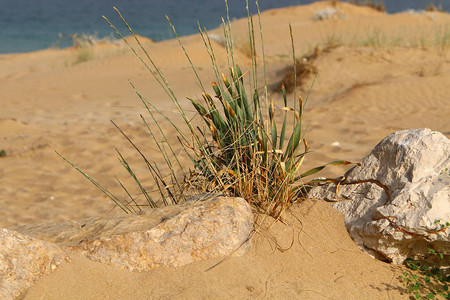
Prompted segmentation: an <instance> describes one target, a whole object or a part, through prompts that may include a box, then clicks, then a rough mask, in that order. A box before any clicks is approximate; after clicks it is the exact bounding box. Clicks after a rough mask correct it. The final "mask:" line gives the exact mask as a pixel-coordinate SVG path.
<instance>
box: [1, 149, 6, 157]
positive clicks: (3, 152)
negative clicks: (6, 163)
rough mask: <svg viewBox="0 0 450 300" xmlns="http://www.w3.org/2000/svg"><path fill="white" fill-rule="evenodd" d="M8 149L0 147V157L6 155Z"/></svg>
mask: <svg viewBox="0 0 450 300" xmlns="http://www.w3.org/2000/svg"><path fill="white" fill-rule="evenodd" d="M5 156H6V151H5V150H4V149H0V157H5Z"/></svg>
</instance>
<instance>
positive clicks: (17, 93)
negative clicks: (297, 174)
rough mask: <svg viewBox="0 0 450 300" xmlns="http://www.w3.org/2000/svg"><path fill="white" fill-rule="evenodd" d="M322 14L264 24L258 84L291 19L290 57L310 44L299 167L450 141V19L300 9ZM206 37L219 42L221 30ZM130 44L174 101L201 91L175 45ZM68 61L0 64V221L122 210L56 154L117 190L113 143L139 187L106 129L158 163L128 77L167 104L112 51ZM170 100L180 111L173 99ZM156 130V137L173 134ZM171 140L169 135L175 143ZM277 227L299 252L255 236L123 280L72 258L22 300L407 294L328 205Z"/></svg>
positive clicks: (274, 13)
mask: <svg viewBox="0 0 450 300" xmlns="http://www.w3.org/2000/svg"><path fill="white" fill-rule="evenodd" d="M328 6H330V4H329V3H328V2H320V3H315V4H311V5H306V6H297V7H292V8H283V9H277V10H271V11H267V12H264V13H263V15H262V18H263V29H264V31H263V32H264V43H265V52H266V56H267V74H268V79H269V83H271V84H275V83H276V82H278V81H279V80H280V71H281V70H283V69H284V68H285V67H286V66H289V65H290V63H291V60H290V57H291V52H290V51H291V46H290V37H289V28H288V23H289V22H290V23H291V24H292V28H293V33H294V37H295V46H296V52H297V55H298V56H302V55H306V54H308V53H311V51H313V49H314V48H315V47H316V46H319V48H320V49H322V51H321V54H320V55H319V57H318V58H317V59H316V60H315V61H314V64H315V66H316V67H317V69H318V72H319V75H318V77H317V82H316V84H315V85H314V88H313V90H312V93H311V97H310V99H309V103H308V108H307V111H306V113H305V125H307V126H308V132H307V139H308V140H309V142H310V144H311V147H312V150H313V153H311V155H310V156H309V157H308V158H307V159H306V160H305V167H304V170H307V169H308V168H310V167H314V166H317V165H321V164H323V163H326V162H330V161H333V160H337V159H346V160H350V161H355V162H356V161H359V160H360V159H361V158H362V157H363V156H364V155H365V154H367V153H368V151H370V149H372V148H373V147H374V146H375V144H376V143H377V142H378V141H380V140H381V139H382V138H383V137H385V136H386V135H388V134H389V133H392V132H393V131H397V130H401V129H407V128H419V127H428V128H431V129H433V130H438V131H441V132H442V133H444V134H445V135H446V136H448V137H450V126H449V115H450V100H449V98H448V95H449V94H450V75H449V74H450V60H449V59H448V51H447V50H448V49H447V48H448V46H449V45H450V42H449V41H450V33H448V26H450V16H449V15H448V14H444V13H423V14H410V13H402V14H396V15H386V14H381V13H379V12H376V11H374V10H371V9H369V8H364V7H356V6H351V5H347V4H345V3H342V4H340V7H339V10H340V15H339V16H337V17H335V18H332V19H329V20H324V21H314V20H313V16H314V14H315V13H316V12H318V11H322V10H324V9H325V8H326V7H328ZM175 23H176V22H175ZM246 30H247V23H246V20H238V21H235V22H234V23H233V34H234V37H235V42H236V44H237V46H238V48H239V47H240V49H241V50H242V51H240V52H238V54H237V55H238V62H239V64H240V65H241V66H242V67H243V68H246V67H248V65H249V63H250V60H249V58H248V57H247V56H246V55H245V50H246V44H245V37H246ZM210 33H211V34H220V33H221V30H220V29H216V30H212V31H211V32H210ZM182 41H183V43H184V44H185V46H186V49H187V51H188V52H189V53H190V54H191V56H192V60H193V62H194V64H195V65H196V66H197V67H198V68H199V75H200V77H201V78H202V80H203V81H204V84H205V85H207V84H209V82H211V81H213V80H214V74H213V71H212V70H211V67H210V61H209V58H208V57H207V53H206V51H205V49H204V46H203V42H202V40H201V38H200V37H199V36H198V35H194V36H187V37H183V38H182ZM144 44H145V46H146V47H147V49H148V50H149V52H150V53H151V55H152V57H153V58H154V59H155V61H156V62H157V63H158V64H159V65H160V66H161V69H162V71H163V72H164V73H165V74H166V76H167V78H168V80H169V81H170V83H171V86H172V87H173V88H174V91H175V93H176V94H177V95H178V97H179V99H184V98H185V97H186V96H191V97H200V89H199V88H198V87H197V83H196V81H195V78H194V76H193V75H192V72H191V71H190V69H189V65H188V62H187V61H186V58H185V57H184V54H183V52H182V51H181V49H180V47H179V46H178V43H177V41H176V40H169V41H164V42H159V43H153V42H151V41H149V40H145V41H144ZM214 47H215V50H216V56H217V58H218V61H219V65H220V66H221V67H225V66H226V52H225V49H224V48H223V47H222V46H221V45H220V44H219V43H215V42H214ZM80 51H81V50H79V49H65V50H43V51H37V52H33V53H26V54H8V55H0V104H1V107H2V108H1V110H0V149H4V150H5V151H6V152H7V156H6V157H0V181H1V183H2V184H1V186H2V187H1V189H0V203H1V205H2V209H1V210H0V227H14V226H17V225H23V224H27V223H34V222H47V221H48V222H56V221H61V220H73V219H79V218H84V217H89V216H98V215H105V214H120V213H122V212H121V211H119V210H118V209H114V205H113V204H112V203H111V202H110V201H109V200H108V199H106V198H105V197H103V195H102V194H101V193H100V192H99V191H98V190H97V189H96V188H95V187H93V186H92V185H91V184H90V183H89V182H88V181H87V180H86V179H84V178H83V177H82V176H81V175H80V174H79V173H77V172H76V171H75V170H73V169H72V168H71V167H70V166H69V165H68V164H66V163H65V162H64V161H63V160H62V159H61V158H60V157H58V156H57V155H56V153H55V152H54V151H55V150H56V151H58V152H60V153H62V154H63V155H64V156H66V157H67V158H69V159H70V160H72V161H73V162H74V163H76V164H77V165H78V166H80V167H81V168H82V169H84V170H85V171H86V172H88V173H89V174H90V175H92V177H94V178H96V179H97V180H98V181H99V182H101V183H102V184H104V185H105V186H107V187H110V188H111V189H112V190H113V191H118V190H119V187H118V185H117V183H116V181H115V178H114V176H118V177H120V179H121V180H124V181H127V179H126V175H125V173H124V170H123V168H122V166H121V165H120V163H119V162H118V160H117V153H116V152H115V149H114V148H115V147H116V148H117V149H119V150H120V151H121V152H123V153H124V154H125V155H127V157H129V160H130V162H131V163H134V165H135V167H136V171H137V172H138V173H139V174H140V175H141V177H142V179H143V181H144V182H149V183H148V184H149V187H151V181H150V179H151V178H150V176H149V175H148V174H146V173H145V166H144V165H143V164H139V163H138V162H139V158H138V157H137V156H136V154H135V153H134V152H133V151H132V149H131V148H130V147H129V145H128V144H127V143H126V141H125V140H124V138H123V137H122V136H121V135H120V134H119V133H118V132H117V130H115V129H114V127H113V126H112V124H111V123H110V122H109V120H114V121H115V122H116V123H117V124H118V125H120V126H121V127H122V128H123V130H124V131H126V132H127V133H128V134H129V135H130V136H131V137H132V138H133V139H134V141H135V142H136V143H137V144H138V145H139V146H140V147H141V148H142V149H143V151H145V152H146V153H147V154H148V156H149V157H151V158H152V159H155V160H158V159H160V157H161V155H160V154H159V153H158V152H157V151H156V150H155V148H154V147H153V145H152V144H151V142H150V137H149V136H148V134H147V132H146V129H145V127H144V126H143V124H142V121H141V119H140V117H139V114H145V110H144V108H143V107H142V104H141V103H140V101H139V99H138V97H137V96H136V95H135V93H134V92H133V90H132V88H131V87H130V85H129V83H128V80H131V81H132V82H133V83H134V84H135V85H136V87H137V88H138V89H139V90H140V91H141V93H142V94H143V95H144V96H145V97H147V99H149V100H151V101H152V102H153V103H155V104H156V105H157V106H158V107H160V108H161V109H163V110H164V111H166V112H167V113H168V114H169V115H172V116H176V113H175V107H174V106H173V105H172V104H171V103H170V101H169V100H168V98H167V96H166V95H165V94H164V92H163V91H162V89H161V88H159V86H158V85H157V83H156V82H155V81H154V80H153V79H152V77H151V76H150V75H149V74H148V72H147V71H146V70H145V68H144V67H143V66H142V64H141V63H140V62H139V61H138V60H137V59H136V57H135V56H134V55H133V54H132V53H131V52H130V51H129V50H127V48H126V47H125V46H124V45H123V44H120V43H118V44H100V45H96V46H94V47H93V48H92V49H89V51H91V54H92V58H90V59H89V60H87V61H84V62H79V63H75V62H77V60H79V56H80ZM258 59H261V52H260V50H259V52H258ZM312 80H313V78H312V77H310V78H307V79H306V80H305V83H304V85H303V86H302V87H301V88H299V89H298V90H297V93H299V94H300V93H301V94H302V95H303V96H306V93H307V90H308V88H309V86H310V84H311V83H312ZM273 97H274V100H275V101H276V103H280V105H277V106H278V107H280V108H281V102H280V96H279V95H278V94H277V93H274V94H273ZM183 105H185V107H186V108H188V109H189V110H192V109H191V108H190V106H189V103H188V101H187V100H186V101H183ZM161 124H163V126H166V128H167V130H168V131H169V133H170V132H171V130H172V131H173V129H171V128H170V127H169V126H167V124H166V125H164V123H163V122H162V121H161ZM172 136H173V137H174V141H176V138H175V134H172ZM344 171H345V169H344V168H334V169H328V170H326V171H325V172H324V173H322V175H323V176H338V175H341V174H342V173H343V172H344ZM307 211H308V212H307ZM292 215H295V216H298V218H299V219H301V220H302V222H301V223H300V222H298V221H297V220H296V219H295V218H294V217H292ZM287 218H288V219H289V220H290V221H289V222H290V224H292V226H291V227H292V228H295V230H297V231H298V230H299V229H298V228H296V226H301V224H303V226H304V227H305V228H304V231H302V232H300V233H299V234H298V238H297V237H296V241H297V242H300V243H301V244H300V243H295V246H294V247H293V249H291V250H290V251H287V252H284V253H281V252H279V251H270V249H271V246H272V247H273V245H274V242H273V241H272V242H269V241H271V239H270V238H267V237H264V236H259V237H257V238H256V239H255V246H254V247H253V248H252V249H251V251H250V252H249V253H248V254H247V255H245V256H243V257H241V258H232V259H229V260H227V261H226V262H225V263H223V264H221V265H220V266H218V267H217V268H215V269H213V270H211V271H209V272H206V273H205V272H204V270H205V269H207V268H208V267H209V266H211V265H213V264H214V263H215V261H206V262H202V263H199V264H194V265H190V266H186V267H182V268H177V269H170V270H155V271H153V272H148V273H141V274H132V273H128V272H126V271H122V270H115V269H113V268H110V267H108V266H102V265H99V264H96V263H93V262H90V261H86V260H84V259H81V258H74V260H73V263H70V264H67V265H64V266H63V267H61V268H60V269H58V270H57V271H56V272H55V273H53V274H51V275H50V276H49V277H47V278H45V279H44V280H42V281H41V282H40V283H39V284H38V286H36V287H35V288H32V289H31V290H30V291H29V293H28V295H27V297H29V298H30V299H36V298H41V297H44V298H46V299H49V298H51V299H61V298H65V299H68V298H84V299H99V298H117V299H124V298H127V297H130V298H136V299H143V298H181V299H183V298H193V297H194V298H258V299H259V298H268V299H273V298H279V299H286V298H298V297H305V298H308V299H318V298H331V299H362V298H364V299H369V298H370V299H388V298H402V297H405V295H403V296H402V295H401V292H402V288H401V283H400V282H399V280H398V279H397V277H398V276H399V274H400V271H399V270H398V269H395V268H393V267H391V266H390V265H388V264H385V263H383V262H379V261H375V260H373V259H371V258H370V257H368V256H366V255H365V254H363V253H361V252H359V250H358V249H357V247H356V246H355V245H354V243H353V242H352V241H351V240H350V239H349V238H348V235H347V233H346V231H345V228H344V226H343V225H342V219H341V217H340V216H339V214H338V213H337V212H334V211H333V210H332V209H331V208H329V207H328V206H327V204H324V203H316V204H312V203H309V202H308V203H306V204H303V205H302V206H300V207H296V208H293V211H292V213H291V217H287ZM283 226H284V225H280V224H277V225H276V226H274V227H273V228H272V229H271V231H273V232H272V234H273V236H281V238H280V239H281V240H282V241H281V243H287V242H286V241H285V240H286V239H289V238H291V237H292V229H290V228H287V227H283ZM274 232H275V233H274ZM266 233H267V234H269V233H270V231H268V232H266ZM306 249H307V250H306ZM260 252H262V253H260ZM199 296H200V297H199Z"/></svg>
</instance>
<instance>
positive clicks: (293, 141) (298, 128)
mask: <svg viewBox="0 0 450 300" xmlns="http://www.w3.org/2000/svg"><path fill="white" fill-rule="evenodd" d="M301 134H302V123H301V122H299V123H297V125H295V128H294V130H293V132H292V135H291V137H290V139H289V142H288V144H287V146H286V152H285V154H284V157H285V160H286V161H287V160H289V159H291V158H292V156H293V154H294V153H295V151H296V150H297V147H298V143H299V142H300V139H301Z"/></svg>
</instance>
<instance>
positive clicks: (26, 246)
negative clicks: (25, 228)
mask: <svg viewBox="0 0 450 300" xmlns="http://www.w3.org/2000/svg"><path fill="white" fill-rule="evenodd" d="M66 259H68V258H67V255H66V253H65V252H64V251H63V250H61V248H60V247H58V246H57V245H54V244H50V243H48V242H45V241H41V240H38V239H35V238H33V237H30V236H25V235H22V234H20V233H18V232H15V231H12V230H8V229H4V228H1V229H0V299H14V298H16V297H18V296H19V295H20V294H21V293H23V292H24V291H25V290H26V289H27V288H28V287H30V286H31V285H33V283H34V282H35V281H36V280H38V279H39V278H41V277H43V276H45V275H47V274H48V273H50V272H51V271H53V270H54V269H55V268H56V267H57V266H58V265H59V264H61V263H62V262H63V261H64V260H66Z"/></svg>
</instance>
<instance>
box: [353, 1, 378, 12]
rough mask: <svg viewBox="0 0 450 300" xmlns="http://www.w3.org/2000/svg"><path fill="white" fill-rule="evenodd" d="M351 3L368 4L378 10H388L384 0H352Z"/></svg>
mask: <svg viewBox="0 0 450 300" xmlns="http://www.w3.org/2000/svg"><path fill="white" fill-rule="evenodd" d="M349 3H352V4H355V5H360V6H368V7H371V8H373V9H375V10H377V11H380V12H386V6H385V5H384V2H383V1H382V0H379V1H375V0H365V1H361V0H350V1H349Z"/></svg>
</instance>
